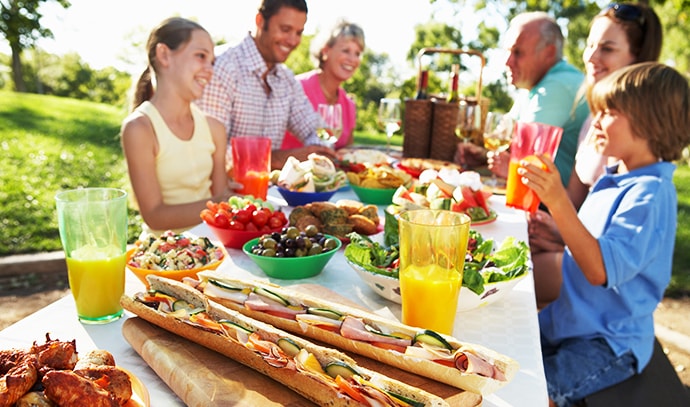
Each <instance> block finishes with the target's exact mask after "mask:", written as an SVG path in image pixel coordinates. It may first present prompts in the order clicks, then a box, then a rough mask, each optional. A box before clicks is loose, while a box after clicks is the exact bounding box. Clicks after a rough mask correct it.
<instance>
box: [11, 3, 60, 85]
mask: <svg viewBox="0 0 690 407" xmlns="http://www.w3.org/2000/svg"><path fill="white" fill-rule="evenodd" d="M46 1H57V2H58V3H59V4H60V5H61V6H62V7H64V8H68V7H70V6H71V4H70V2H69V1H68V0H0V33H2V35H3V36H4V37H5V39H6V40H7V42H9V44H10V49H11V50H12V79H13V81H14V89H15V90H16V91H18V92H25V91H26V85H25V82H24V76H23V74H22V60H21V55H22V52H23V51H24V50H26V49H29V48H32V47H33V46H34V45H35V43H36V41H37V40H38V39H39V38H52V37H53V33H52V32H51V31H50V30H49V29H48V28H45V27H42V26H41V22H40V20H41V18H42V17H43V14H41V13H40V12H39V10H38V9H39V6H40V5H41V3H44V2H46Z"/></svg>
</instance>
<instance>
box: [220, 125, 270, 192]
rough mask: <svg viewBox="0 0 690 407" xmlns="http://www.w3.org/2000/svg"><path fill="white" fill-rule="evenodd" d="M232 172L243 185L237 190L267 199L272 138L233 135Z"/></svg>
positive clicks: (235, 178)
mask: <svg viewBox="0 0 690 407" xmlns="http://www.w3.org/2000/svg"><path fill="white" fill-rule="evenodd" d="M230 143H231V145H232V166H233V168H232V174H233V178H234V180H235V181H237V182H239V183H240V184H242V185H243V188H242V189H240V190H238V191H237V192H238V193H240V194H245V195H252V196H254V197H255V198H261V199H263V200H265V199H266V195H267V193H268V179H269V176H270V173H271V139H270V138H267V137H233V138H232V139H231V141H230Z"/></svg>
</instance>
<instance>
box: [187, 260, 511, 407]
mask: <svg viewBox="0 0 690 407" xmlns="http://www.w3.org/2000/svg"><path fill="white" fill-rule="evenodd" d="M199 278H200V279H201V281H200V283H199V284H198V287H197V289H199V290H200V291H203V292H204V294H205V295H206V296H208V297H209V298H211V299H213V300H214V301H217V302H219V303H221V304H223V305H225V306H226V307H228V308H230V309H234V310H237V311H239V312H241V313H243V314H245V315H247V316H249V317H251V318H254V319H257V320H260V321H263V322H266V323H268V324H271V325H273V326H276V327H278V328H280V329H284V330H286V331H289V332H292V333H295V334H298V335H304V336H307V337H310V338H313V339H316V340H319V341H321V342H325V343H327V344H329V345H333V346H335V347H337V348H340V349H342V350H345V351H350V352H353V353H356V354H360V355H363V356H366V357H369V358H371V359H374V360H377V361H379V362H382V363H386V364H388V365H391V366H395V367H397V368H400V369H403V370H405V371H408V372H412V373H415V374H418V375H420V376H425V377H428V378H431V379H434V380H437V381H439V382H442V383H446V384H448V385H451V386H454V387H457V388H460V389H463V390H467V391H470V392H473V393H477V394H481V395H487V394H491V393H493V392H495V391H496V390H498V389H499V388H501V387H503V386H504V385H505V384H507V383H508V382H510V381H511V380H512V379H513V377H514V376H515V373H516V372H517V371H518V370H519V364H518V363H517V361H515V360H514V359H512V358H510V357H508V356H505V355H502V354H499V353H497V352H495V351H493V350H491V349H488V348H486V347H483V346H481V345H477V344H469V343H463V342H460V341H459V340H457V339H455V338H453V337H450V336H447V335H441V334H438V333H436V332H434V331H430V330H423V329H419V328H414V327H411V326H408V325H404V324H401V323H398V322H397V321H392V320H389V319H385V318H382V317H380V316H377V315H375V314H372V313H370V312H367V311H364V310H360V309H355V308H353V307H350V306H347V305H343V304H338V303H335V302H331V301H328V300H324V299H320V298H315V297H313V296H309V295H306V294H303V293H299V292H296V291H294V290H290V289H288V288H284V287H280V286H277V285H274V284H270V283H264V282H260V281H254V280H236V279H230V278H228V277H227V276H224V275H222V274H219V273H217V272H210V271H208V272H206V271H204V272H202V273H199Z"/></svg>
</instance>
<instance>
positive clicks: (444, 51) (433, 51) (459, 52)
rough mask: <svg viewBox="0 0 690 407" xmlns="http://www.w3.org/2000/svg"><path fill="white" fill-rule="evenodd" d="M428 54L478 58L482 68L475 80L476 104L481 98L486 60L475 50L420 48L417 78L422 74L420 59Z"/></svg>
mask: <svg viewBox="0 0 690 407" xmlns="http://www.w3.org/2000/svg"><path fill="white" fill-rule="evenodd" d="M430 54H455V55H462V54H466V55H470V56H476V57H479V59H480V60H481V64H482V67H481V69H480V70H479V78H478V80H477V102H479V100H480V99H481V97H482V73H483V72H484V66H485V65H486V58H484V55H483V54H482V53H481V52H479V51H476V50H473V49H468V50H463V49H456V48H422V49H420V50H419V52H418V53H417V75H418V77H420V76H421V74H422V57H423V56H424V55H430Z"/></svg>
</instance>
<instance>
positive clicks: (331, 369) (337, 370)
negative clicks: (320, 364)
mask: <svg viewBox="0 0 690 407" xmlns="http://www.w3.org/2000/svg"><path fill="white" fill-rule="evenodd" d="M324 370H325V371H326V373H328V375H329V376H331V377H332V378H334V379H335V378H336V376H340V377H342V378H343V379H349V378H350V377H352V376H355V375H356V376H361V375H360V374H359V372H357V371H356V370H355V369H354V368H353V367H352V366H350V365H348V364H347V363H345V362H340V361H337V362H331V363H329V364H328V365H326V369H324Z"/></svg>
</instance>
